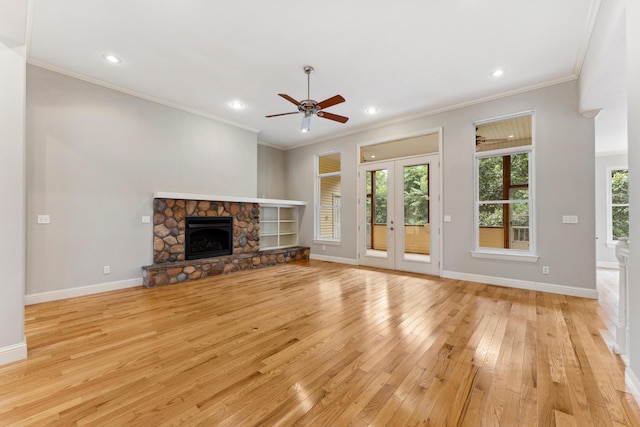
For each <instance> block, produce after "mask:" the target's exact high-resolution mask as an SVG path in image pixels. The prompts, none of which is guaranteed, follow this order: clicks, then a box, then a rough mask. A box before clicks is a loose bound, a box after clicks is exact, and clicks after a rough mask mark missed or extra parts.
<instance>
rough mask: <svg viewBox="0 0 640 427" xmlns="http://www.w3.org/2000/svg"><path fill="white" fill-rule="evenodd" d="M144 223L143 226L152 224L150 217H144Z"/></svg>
mask: <svg viewBox="0 0 640 427" xmlns="http://www.w3.org/2000/svg"><path fill="white" fill-rule="evenodd" d="M142 223H143V224H151V217H150V216H149V215H143V216H142Z"/></svg>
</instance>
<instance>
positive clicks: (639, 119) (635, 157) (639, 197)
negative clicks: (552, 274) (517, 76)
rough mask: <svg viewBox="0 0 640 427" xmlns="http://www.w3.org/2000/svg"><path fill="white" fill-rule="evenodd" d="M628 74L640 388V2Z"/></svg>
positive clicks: (635, 364) (634, 352)
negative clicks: (639, 77)
mask: <svg viewBox="0 0 640 427" xmlns="http://www.w3.org/2000/svg"><path fill="white" fill-rule="evenodd" d="M626 14H627V75H628V76H634V77H633V78H629V79H628V83H627V84H628V89H627V103H628V109H629V110H628V117H629V121H628V126H629V128H628V136H629V182H630V185H629V204H630V206H629V211H630V221H629V225H630V227H629V228H630V230H629V234H630V236H629V237H630V240H629V246H630V259H629V265H630V267H629V282H630V283H629V288H630V289H629V304H630V307H629V312H630V322H629V324H630V329H631V331H630V332H631V340H630V341H631V342H630V351H629V358H630V371H629V374H630V377H632V379H633V381H634V382H635V386H636V388H637V391H640V381H639V379H640V244H639V242H640V221H638V218H640V215H638V211H640V185H635V184H634V183H638V182H640V80H639V79H638V78H637V77H636V76H639V75H640V55H638V52H640V26H638V22H640V2H637V1H629V2H627V9H626Z"/></svg>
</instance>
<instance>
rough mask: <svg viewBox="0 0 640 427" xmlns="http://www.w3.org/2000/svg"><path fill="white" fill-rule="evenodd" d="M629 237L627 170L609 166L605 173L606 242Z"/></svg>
mask: <svg viewBox="0 0 640 427" xmlns="http://www.w3.org/2000/svg"><path fill="white" fill-rule="evenodd" d="M622 237H629V171H628V170H627V167H626V166H624V167H616V168H609V169H608V173H607V243H609V244H615V243H616V241H617V240H619V239H620V238H622Z"/></svg>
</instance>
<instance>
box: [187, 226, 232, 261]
mask: <svg viewBox="0 0 640 427" xmlns="http://www.w3.org/2000/svg"><path fill="white" fill-rule="evenodd" d="M184 234H185V239H184V240H185V242H184V246H185V247H184V249H185V254H184V255H185V259H187V260H192V259H200V258H212V257H217V256H224V255H231V254H232V253H233V217H230V216H188V217H185V230H184Z"/></svg>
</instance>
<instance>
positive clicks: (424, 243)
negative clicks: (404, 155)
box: [403, 164, 431, 261]
mask: <svg viewBox="0 0 640 427" xmlns="http://www.w3.org/2000/svg"><path fill="white" fill-rule="evenodd" d="M403 172H404V174H403V181H404V188H403V190H404V239H403V241H404V253H405V259H406V258H407V257H406V255H407V254H411V255H418V256H419V255H422V256H426V255H429V253H430V249H431V246H430V241H431V234H430V232H431V225H430V224H429V222H430V221H429V165H427V164H424V165H413V166H405V167H404V171H403ZM413 258H416V259H415V260H416V261H418V259H417V258H418V257H413Z"/></svg>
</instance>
